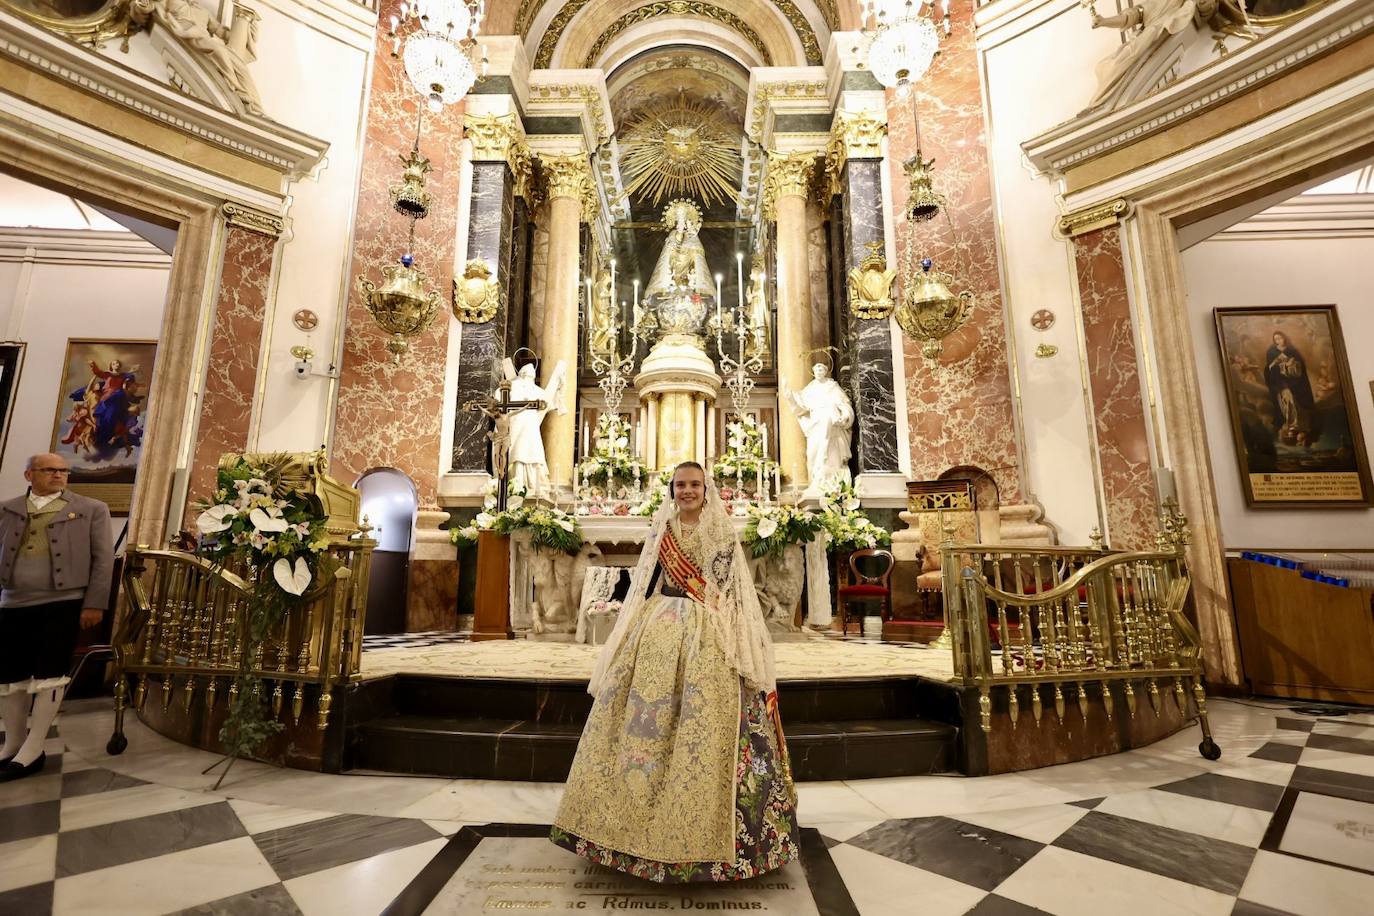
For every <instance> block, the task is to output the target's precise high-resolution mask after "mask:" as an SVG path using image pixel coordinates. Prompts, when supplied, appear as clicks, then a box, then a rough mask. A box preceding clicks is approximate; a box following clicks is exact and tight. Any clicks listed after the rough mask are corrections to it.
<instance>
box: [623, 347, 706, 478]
mask: <svg viewBox="0 0 1374 916" xmlns="http://www.w3.org/2000/svg"><path fill="white" fill-rule="evenodd" d="M635 390H637V391H638V392H639V396H640V399H641V402H642V403H643V404H644V407H645V413H646V415H647V416H648V417H649V424H650V428H649V436H648V437H647V438H648V441H649V461H650V463H651V464H652V465H653V466H654V467H656V468H667V467H672V466H673V465H675V464H678V463H679V462H683V461H696V462H700V463H702V464H705V462H706V457H707V456H706V454H705V449H706V430H705V423H706V417H707V410H706V406H707V405H708V404H711V403H714V401H715V399H716V395H717V394H718V393H719V392H720V376H718V375H716V369H715V366H714V365H712V363H711V359H710V357H708V356H707V355H706V353H705V351H703V350H702V349H701V341H700V340H699V339H698V338H696V337H693V336H692V335H689V334H670V335H668V336H667V337H665V338H663V339H662V340H660V341H659V342H658V343H656V344H654V348H653V349H652V350H650V351H649V355H648V356H646V357H644V362H643V363H641V364H640V372H639V375H637V376H635Z"/></svg>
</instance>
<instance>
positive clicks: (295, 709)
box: [291, 681, 305, 725]
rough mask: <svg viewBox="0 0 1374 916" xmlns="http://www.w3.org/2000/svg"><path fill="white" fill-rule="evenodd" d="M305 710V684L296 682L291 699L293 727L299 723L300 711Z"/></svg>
mask: <svg viewBox="0 0 1374 916" xmlns="http://www.w3.org/2000/svg"><path fill="white" fill-rule="evenodd" d="M303 709H305V682H304V681H297V682H296V692H295V694H294V695H293V696H292V697H291V722H292V723H293V724H295V725H299V724H300V723H301V711H302V710H303Z"/></svg>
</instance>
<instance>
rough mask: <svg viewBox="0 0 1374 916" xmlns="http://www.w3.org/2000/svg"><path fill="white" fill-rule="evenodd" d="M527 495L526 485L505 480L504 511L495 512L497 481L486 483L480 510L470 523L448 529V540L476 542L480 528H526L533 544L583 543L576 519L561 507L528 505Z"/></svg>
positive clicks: (566, 548) (564, 546)
mask: <svg viewBox="0 0 1374 916" xmlns="http://www.w3.org/2000/svg"><path fill="white" fill-rule="evenodd" d="M527 495H528V494H527V493H526V492H525V488H524V487H523V486H521V485H520V484H518V483H515V482H510V483H507V484H506V509H505V511H504V512H497V511H495V509H496V481H495V480H492V481H491V482H489V483H488V484H487V491H486V493H485V494H484V497H483V505H482V511H481V512H478V513H477V517H476V518H475V519H473V523H472V524H471V525H465V526H464V527H462V528H454V529H452V530H451V531H450V532H449V540H451V541H452V542H453V543H454V544H456V545H458V546H460V547H463V546H467V545H470V544H475V543H476V542H477V533H478V532H479V531H495V532H496V533H497V534H513V533H515V532H517V531H528V532H530V541H531V542H532V543H533V544H534V546H535V547H542V548H547V549H549V550H559V551H562V552H563V553H577V551H578V549H579V548H581V546H582V529H581V527H580V526H579V525H578V524H577V519H575V518H573V517H572V516H571V515H569V514H568V513H566V512H564V511H563V510H562V509H556V508H553V507H550V506H540V505H538V504H534V505H530V504H528V503H527V502H526V497H527Z"/></svg>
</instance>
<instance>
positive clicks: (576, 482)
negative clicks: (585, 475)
mask: <svg viewBox="0 0 1374 916" xmlns="http://www.w3.org/2000/svg"><path fill="white" fill-rule="evenodd" d="M581 483H582V469H581V468H580V467H578V466H577V465H573V503H574V504H575V503H576V502H577V493H578V491H579V490H580V489H581V486H580V485H581Z"/></svg>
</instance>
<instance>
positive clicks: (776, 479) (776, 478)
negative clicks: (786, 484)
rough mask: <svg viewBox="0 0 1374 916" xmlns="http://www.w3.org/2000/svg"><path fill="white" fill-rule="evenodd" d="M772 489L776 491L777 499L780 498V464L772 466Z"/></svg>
mask: <svg viewBox="0 0 1374 916" xmlns="http://www.w3.org/2000/svg"><path fill="white" fill-rule="evenodd" d="M773 489H774V490H775V491H777V494H778V500H779V501H781V500H782V465H780V464H778V465H774V466H773Z"/></svg>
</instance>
